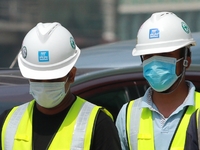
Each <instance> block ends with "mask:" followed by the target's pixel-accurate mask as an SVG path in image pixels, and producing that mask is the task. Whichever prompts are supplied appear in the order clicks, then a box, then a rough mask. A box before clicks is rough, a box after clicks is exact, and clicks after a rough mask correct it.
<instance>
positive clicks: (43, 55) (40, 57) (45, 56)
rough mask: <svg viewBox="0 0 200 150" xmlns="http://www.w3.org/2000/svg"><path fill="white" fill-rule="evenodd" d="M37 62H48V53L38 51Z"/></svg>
mask: <svg viewBox="0 0 200 150" xmlns="http://www.w3.org/2000/svg"><path fill="white" fill-rule="evenodd" d="M38 61H39V62H48V61H49V51H39V52H38Z"/></svg>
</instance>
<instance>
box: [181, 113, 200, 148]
mask: <svg viewBox="0 0 200 150" xmlns="http://www.w3.org/2000/svg"><path fill="white" fill-rule="evenodd" d="M196 112H197V111H195V112H194V113H193V114H192V116H191V118H190V122H189V125H188V128H187V132H186V140H185V148H184V149H185V150H199V147H198V135H197V121H196Z"/></svg>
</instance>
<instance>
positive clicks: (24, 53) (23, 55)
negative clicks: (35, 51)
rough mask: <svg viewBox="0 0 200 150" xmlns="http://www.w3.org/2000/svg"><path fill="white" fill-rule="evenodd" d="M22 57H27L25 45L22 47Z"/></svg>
mask: <svg viewBox="0 0 200 150" xmlns="http://www.w3.org/2000/svg"><path fill="white" fill-rule="evenodd" d="M22 57H23V58H26V57H27V49H26V47H25V46H23V47H22Z"/></svg>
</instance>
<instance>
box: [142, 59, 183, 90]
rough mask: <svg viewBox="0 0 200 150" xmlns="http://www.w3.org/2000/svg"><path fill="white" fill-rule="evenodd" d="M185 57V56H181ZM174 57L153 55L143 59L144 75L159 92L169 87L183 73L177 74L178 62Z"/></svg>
mask: <svg viewBox="0 0 200 150" xmlns="http://www.w3.org/2000/svg"><path fill="white" fill-rule="evenodd" d="M181 59H183V58H181ZM181 59H179V60H176V58H172V57H163V56H153V57H151V58H149V59H147V60H144V61H143V76H144V78H145V79H146V80H147V81H148V82H149V84H150V86H151V87H152V88H153V89H154V90H155V91H157V92H163V91H166V90H167V89H169V88H170V87H171V86H172V85H173V84H174V83H175V82H176V80H177V79H178V78H179V77H180V76H181V75H182V74H180V75H179V76H177V75H176V63H177V62H178V61H180V60H181Z"/></svg>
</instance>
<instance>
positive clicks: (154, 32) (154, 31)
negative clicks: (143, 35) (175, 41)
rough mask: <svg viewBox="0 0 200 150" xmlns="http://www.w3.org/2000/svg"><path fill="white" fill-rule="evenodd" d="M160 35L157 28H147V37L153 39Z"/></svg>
mask: <svg viewBox="0 0 200 150" xmlns="http://www.w3.org/2000/svg"><path fill="white" fill-rule="evenodd" d="M159 37H160V31H159V30H158V29H157V28H153V29H150V30H149V39H155V38H159Z"/></svg>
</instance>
